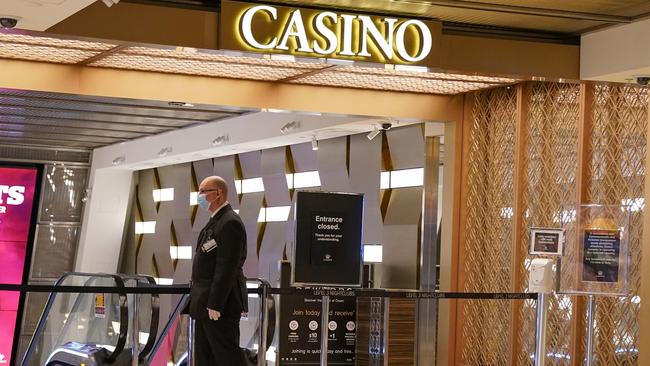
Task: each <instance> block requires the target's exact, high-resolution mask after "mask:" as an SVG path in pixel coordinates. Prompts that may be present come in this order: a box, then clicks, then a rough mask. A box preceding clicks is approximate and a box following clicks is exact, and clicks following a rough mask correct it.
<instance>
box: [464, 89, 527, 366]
mask: <svg viewBox="0 0 650 366" xmlns="http://www.w3.org/2000/svg"><path fill="white" fill-rule="evenodd" d="M516 112H517V98H516V93H515V88H500V89H492V90H489V91H485V92H481V93H476V94H475V100H474V105H473V108H472V113H473V116H472V120H471V130H470V135H469V141H468V144H469V146H468V148H469V156H468V158H467V159H466V160H465V163H466V164H468V167H467V197H466V199H467V206H466V210H467V224H466V228H465V231H466V235H467V236H466V240H465V243H464V248H462V250H461V256H462V257H463V259H462V262H461V263H460V266H461V268H462V271H461V276H462V277H461V286H462V287H461V291H467V292H509V291H510V281H511V279H512V274H513V270H512V268H511V263H512V255H513V253H512V251H511V246H510V245H508V243H510V242H511V240H512V230H513V221H512V207H513V195H512V191H513V188H514V186H513V178H514V153H515V127H516ZM459 304H460V310H459V311H460V312H461V314H462V315H461V316H462V328H461V329H462V338H461V347H462V353H461V354H460V359H461V362H462V364H463V365H503V364H505V363H506V360H507V359H508V349H509V346H508V344H509V342H510V340H509V338H508V337H507V336H504V335H507V334H508V332H509V328H510V318H511V316H512V314H511V313H510V308H509V307H508V306H507V304H506V303H503V302H501V301H463V302H460V303H459ZM477 345H480V346H477Z"/></svg>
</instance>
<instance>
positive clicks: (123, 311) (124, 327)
mask: <svg viewBox="0 0 650 366" xmlns="http://www.w3.org/2000/svg"><path fill="white" fill-rule="evenodd" d="M71 276H86V277H91V278H92V277H99V278H112V279H113V280H114V281H115V283H116V285H117V286H116V287H118V288H124V282H123V281H122V279H121V278H120V277H119V276H117V275H114V274H107V273H86V272H66V273H64V274H63V275H62V276H61V277H60V278H59V279H58V280H56V282H55V283H54V286H61V284H62V283H63V281H65V280H66V279H67V278H68V277H71ZM86 282H87V281H86ZM56 295H57V292H51V293H50V294H49V296H48V298H47V302H46V303H45V307H44V308H43V311H42V312H41V317H40V319H39V320H38V324H37V325H36V329H35V330H34V334H33V335H32V338H31V339H30V340H29V344H28V346H27V351H25V355H24V356H23V359H22V361H21V366H26V365H27V362H28V360H29V359H30V357H31V355H32V353H33V352H34V345H35V343H36V341H37V339H38V337H40V335H41V334H42V333H43V331H44V330H45V324H46V322H47V318H48V316H49V313H50V310H52V306H53V305H54V299H55V298H56ZM119 296H120V334H119V338H118V342H117V345H116V346H115V349H114V350H113V352H112V353H111V354H109V358H108V359H111V361H110V362H113V361H114V360H115V359H116V358H117V356H118V355H119V353H120V352H122V350H123V349H124V345H125V344H126V335H127V332H128V319H129V312H128V311H129V310H128V304H127V301H126V293H120V294H119ZM78 299H79V294H78V295H77V299H76V300H75V304H76V303H77V301H78ZM125 318H126V321H124V319H125ZM107 351H108V350H107ZM108 359H107V361H108Z"/></svg>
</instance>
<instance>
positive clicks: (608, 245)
mask: <svg viewBox="0 0 650 366" xmlns="http://www.w3.org/2000/svg"><path fill="white" fill-rule="evenodd" d="M583 253H584V254H583V257H582V258H583V259H582V280H583V281H589V282H609V283H616V282H618V273H619V263H620V254H621V232H620V231H619V230H603V229H587V230H585V233H584V249H583Z"/></svg>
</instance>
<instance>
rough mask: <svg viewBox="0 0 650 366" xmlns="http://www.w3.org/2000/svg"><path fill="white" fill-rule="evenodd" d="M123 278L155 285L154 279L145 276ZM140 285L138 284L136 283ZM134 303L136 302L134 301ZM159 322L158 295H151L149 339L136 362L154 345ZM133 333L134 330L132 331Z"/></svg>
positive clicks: (142, 358)
mask: <svg viewBox="0 0 650 366" xmlns="http://www.w3.org/2000/svg"><path fill="white" fill-rule="evenodd" d="M123 277H124V278H129V279H130V278H134V279H138V280H140V279H144V280H146V281H147V283H148V284H149V285H156V279H155V278H153V277H152V276H147V275H135V276H123ZM136 283H140V282H136ZM134 301H137V300H135V299H134ZM159 321H160V295H159V294H151V322H150V324H149V338H148V339H147V343H146V344H145V345H144V347H143V348H142V351H140V353H139V354H138V360H139V361H140V362H142V361H143V360H144V359H145V357H146V356H147V355H148V354H149V352H150V351H151V349H152V348H153V346H154V344H155V343H156V335H157V334H158V323H159ZM133 331H135V329H134V330H133Z"/></svg>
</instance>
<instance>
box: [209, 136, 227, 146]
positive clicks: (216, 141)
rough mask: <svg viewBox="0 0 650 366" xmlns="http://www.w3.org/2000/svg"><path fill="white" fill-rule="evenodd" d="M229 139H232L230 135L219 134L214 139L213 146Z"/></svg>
mask: <svg viewBox="0 0 650 366" xmlns="http://www.w3.org/2000/svg"><path fill="white" fill-rule="evenodd" d="M229 141H230V136H228V135H223V136H219V137H217V138H215V139H214V140H212V146H219V145H223V144H225V143H227V142H229Z"/></svg>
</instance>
